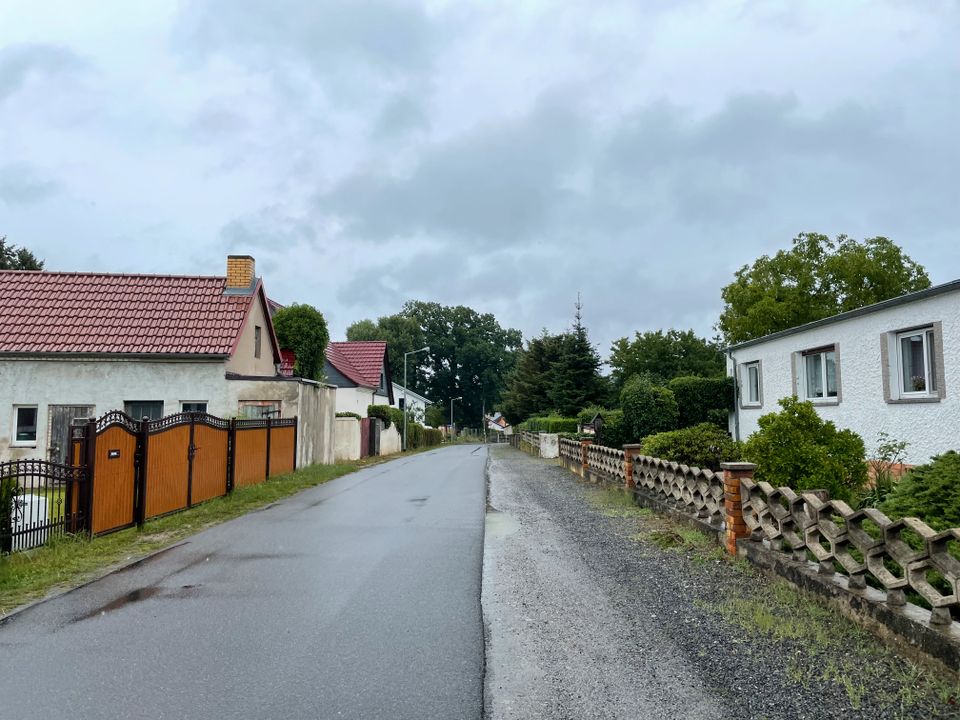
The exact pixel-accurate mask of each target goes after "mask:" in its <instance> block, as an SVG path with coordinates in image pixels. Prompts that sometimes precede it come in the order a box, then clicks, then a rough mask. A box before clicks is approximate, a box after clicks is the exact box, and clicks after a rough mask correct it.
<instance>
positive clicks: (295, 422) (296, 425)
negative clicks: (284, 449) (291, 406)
mask: <svg viewBox="0 0 960 720" xmlns="http://www.w3.org/2000/svg"><path fill="white" fill-rule="evenodd" d="M299 437H300V418H299V417H298V416H296V415H294V416H293V469H294V470H296V469H297V444H298V443H297V441H298V440H299Z"/></svg>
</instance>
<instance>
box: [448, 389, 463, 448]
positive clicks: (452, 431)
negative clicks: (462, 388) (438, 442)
mask: <svg viewBox="0 0 960 720" xmlns="http://www.w3.org/2000/svg"><path fill="white" fill-rule="evenodd" d="M454 400H463V395H461V396H460V397H455V398H454V397H452V398H450V439H451V440H453V438H455V437H456V435H457V434H456V432H455V431H454V429H453V401H454Z"/></svg>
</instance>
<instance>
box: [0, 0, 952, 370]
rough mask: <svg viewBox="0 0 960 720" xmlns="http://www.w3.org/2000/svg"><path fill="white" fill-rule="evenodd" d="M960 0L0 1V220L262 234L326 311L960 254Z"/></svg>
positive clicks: (661, 293)
mask: <svg viewBox="0 0 960 720" xmlns="http://www.w3.org/2000/svg"><path fill="white" fill-rule="evenodd" d="M958 31H960V4H958V3H957V2H954V1H952V0H917V1H916V2H905V1H898V2H893V1H891V2H882V1H880V0H877V1H874V2H869V3H868V2H852V1H849V0H824V1H823V2H807V3H801V2H790V1H784V2H773V1H771V0H757V1H755V2H754V1H749V0H743V1H741V2H709V1H704V2H698V1H696V0H689V1H680V0H672V1H671V0H649V1H645V2H644V1H641V0H631V1H628V2H615V1H613V0H603V1H602V2H598V1H597V0H563V1H562V2H555V3H546V2H522V1H521V0H505V1H502V2H501V1H498V0H477V1H476V2H439V1H431V2H415V1H414V0H404V1H402V2H401V1H398V2H394V1H393V0H372V1H370V2H367V1H361V0H339V1H337V2H334V1H332V0H271V1H270V2H264V1H262V0H182V1H177V2H173V1H171V2H160V1H158V0H153V1H151V2H135V3H131V2H129V0H114V1H110V0H87V1H85V2H79V1H78V0H63V1H54V0H0V113H2V114H0V235H7V236H8V238H9V240H10V241H11V242H13V243H15V244H18V245H26V246H27V247H29V248H30V249H31V250H33V251H34V252H36V253H37V254H38V255H40V256H41V257H43V258H44V259H45V260H46V264H47V268H48V269H51V270H89V271H125V272H157V273H182V274H199V275H217V274H223V272H224V265H225V256H226V255H227V254H228V253H249V254H251V255H253V256H254V257H255V258H256V260H257V267H258V272H259V274H261V275H262V276H263V277H264V282H265V284H266V287H267V291H268V292H269V293H270V295H271V296H273V297H274V298H275V299H277V300H278V301H280V302H283V303H289V302H307V303H311V304H313V305H315V306H317V307H318V308H319V309H320V310H321V311H322V312H323V313H324V315H325V316H326V317H327V319H328V322H329V323H330V327H331V335H332V337H333V338H335V339H338V338H341V337H342V335H343V332H344V330H345V328H346V326H347V325H349V324H350V323H351V322H353V321H354V320H357V319H360V318H363V317H376V316H378V315H381V314H389V313H392V312H395V311H397V310H398V309H399V307H400V305H401V304H402V303H403V302H404V301H405V300H407V299H424V300H436V301H439V302H441V303H445V304H465V305H470V306H472V307H474V308H476V309H478V310H482V311H489V312H493V313H495V314H496V315H497V317H498V318H499V319H500V321H501V323H502V324H504V325H507V326H511V327H517V328H520V329H521V330H523V332H524V335H525V336H529V335H530V334H534V333H536V332H538V331H539V330H540V329H541V328H543V327H546V328H548V329H550V330H551V331H559V330H562V329H564V328H565V327H566V326H567V325H568V324H569V322H570V316H571V314H572V312H573V304H574V302H575V300H576V294H577V292H578V291H579V292H581V293H582V296H583V302H584V315H585V319H586V322H587V324H588V326H589V327H590V330H591V334H592V337H593V339H594V340H595V342H597V343H598V345H599V346H600V350H601V352H602V353H603V354H604V355H606V353H607V351H608V349H609V343H610V340H611V339H614V338H616V337H620V336H623V335H629V334H632V333H633V332H634V331H636V330H641V331H642V330H649V329H656V328H661V327H664V328H666V327H671V326H673V327H680V328H689V327H692V328H694V329H695V330H697V331H698V332H699V333H701V334H712V327H713V325H714V323H715V322H716V319H717V315H718V313H719V310H720V306H721V303H720V295H719V291H720V288H721V286H722V285H724V284H726V283H727V282H729V280H730V279H731V277H732V274H733V272H734V271H735V270H736V269H737V268H738V267H739V266H741V265H742V264H744V263H748V262H750V261H752V260H753V259H754V258H756V257H757V256H758V255H760V254H762V253H770V252H775V251H776V250H777V249H779V248H781V247H787V246H789V243H790V239H791V238H792V237H793V236H794V235H796V233H798V232H800V231H804V230H816V231H819V232H824V233H828V234H830V235H836V234H838V233H846V234H848V235H851V236H854V237H857V238H862V237H868V236H873V235H886V236H888V237H891V238H892V239H894V240H895V241H896V242H897V243H899V244H901V245H902V246H903V247H904V248H905V249H906V251H907V252H908V253H909V254H910V255H911V256H912V257H913V258H914V259H915V260H917V261H919V262H921V263H922V264H924V265H925V266H926V267H927V268H928V270H929V272H930V275H931V277H932V279H933V280H934V282H943V281H947V280H951V279H955V278H957V277H960V238H958V233H957V230H958V227H960V183H958V172H960V51H958V45H957V42H958V40H957V39H958V36H960V34H958Z"/></svg>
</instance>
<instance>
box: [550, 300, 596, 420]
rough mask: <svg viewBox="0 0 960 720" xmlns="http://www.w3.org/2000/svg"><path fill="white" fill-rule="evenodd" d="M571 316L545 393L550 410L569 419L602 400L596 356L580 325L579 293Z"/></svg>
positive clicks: (581, 312)
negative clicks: (551, 379)
mask: <svg viewBox="0 0 960 720" xmlns="http://www.w3.org/2000/svg"><path fill="white" fill-rule="evenodd" d="M573 317H574V323H573V327H572V328H571V329H570V330H569V331H568V332H567V333H564V335H562V336H561V338H562V340H561V343H560V355H559V357H558V359H557V360H556V361H555V363H554V368H553V376H554V378H553V383H552V385H551V387H550V391H549V393H548V395H549V398H550V402H551V405H552V407H553V408H554V409H556V410H557V412H559V413H560V414H561V415H563V416H565V417H572V416H574V415H576V414H577V413H578V412H580V410H582V409H583V408H585V407H587V406H588V405H594V404H596V403H598V402H599V401H600V400H601V399H602V398H601V396H602V385H601V382H600V355H599V354H598V353H597V350H596V348H594V347H593V345H591V344H590V338H589V337H588V335H587V328H586V327H584V325H583V303H581V302H580V295H579V294H577V304H576V313H574V316H573Z"/></svg>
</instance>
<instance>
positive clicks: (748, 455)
mask: <svg viewBox="0 0 960 720" xmlns="http://www.w3.org/2000/svg"><path fill="white" fill-rule="evenodd" d="M780 407H781V408H783V409H782V410H781V411H780V412H774V413H769V414H767V415H764V416H762V417H761V418H760V420H759V425H760V430H759V431H757V432H755V433H754V434H753V435H751V436H750V437H749V438H748V439H747V442H746V443H745V445H744V452H743V454H744V458H745V459H746V460H749V461H750V462H753V463H756V465H757V470H756V473H755V477H756V479H757V480H764V481H766V482H768V483H770V484H771V485H773V486H774V487H778V486H787V487H790V488H792V489H793V490H795V491H797V492H801V491H804V490H814V489H824V490H827V491H828V492H829V493H830V497H831V498H836V499H839V500H845V501H851V500H853V499H854V495H855V494H856V493H858V492H859V491H860V490H862V488H863V487H864V486H865V485H866V483H867V462H866V457H865V455H866V451H865V449H864V444H863V439H862V438H861V437H860V436H859V435H857V434H856V433H855V432H853V431H852V430H838V429H837V427H836V425H834V424H833V423H832V422H829V421H824V420H823V419H822V418H821V417H820V416H819V415H818V414H817V411H816V410H815V409H814V407H813V404H812V403H810V402H801V401H800V400H798V399H797V398H796V397H788V398H783V399H782V400H780Z"/></svg>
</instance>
